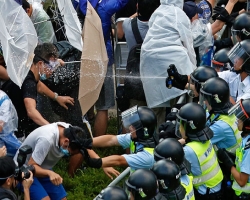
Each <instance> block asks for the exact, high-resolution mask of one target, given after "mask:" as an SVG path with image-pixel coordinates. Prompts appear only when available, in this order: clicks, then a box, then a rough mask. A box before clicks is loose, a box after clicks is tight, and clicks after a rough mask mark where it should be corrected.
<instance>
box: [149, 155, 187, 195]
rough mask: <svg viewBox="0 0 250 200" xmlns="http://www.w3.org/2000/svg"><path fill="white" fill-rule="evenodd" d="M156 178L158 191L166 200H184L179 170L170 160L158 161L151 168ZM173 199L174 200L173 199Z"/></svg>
mask: <svg viewBox="0 0 250 200" xmlns="http://www.w3.org/2000/svg"><path fill="white" fill-rule="evenodd" d="M152 171H153V172H154V174H155V175H156V177H157V180H158V185H159V191H160V193H162V195H163V196H165V197H167V199H177V200H178V199H179V200H181V199H184V197H185V195H186V191H185V189H184V187H183V186H182V185H181V181H180V177H181V172H180V168H179V167H178V166H177V165H176V164H175V163H174V162H173V161H171V160H165V159H162V160H159V161H157V162H156V163H155V164H154V165H153V168H152ZM173 197H175V198H173Z"/></svg>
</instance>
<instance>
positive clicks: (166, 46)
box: [140, 0, 196, 108]
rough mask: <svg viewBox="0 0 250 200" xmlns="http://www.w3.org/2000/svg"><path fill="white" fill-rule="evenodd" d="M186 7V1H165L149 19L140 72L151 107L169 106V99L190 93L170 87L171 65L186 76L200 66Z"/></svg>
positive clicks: (142, 49)
mask: <svg viewBox="0 0 250 200" xmlns="http://www.w3.org/2000/svg"><path fill="white" fill-rule="evenodd" d="M182 8H183V0H161V5H160V6H159V7H158V8H157V9H156V10H155V12H154V13H153V15H152V16H151V18H150V20H149V30H148V32H147V35H146V38H145V39H144V42H143V44H142V48H141V61H140V73H141V79H142V83H143V88H144V91H145V95H146V100H147V105H148V106H149V107H150V108H153V107H165V106H169V103H168V102H169V100H171V99H173V98H175V97H177V96H180V95H181V94H183V93H185V92H186V91H182V90H179V89H176V88H172V89H168V88H166V85H165V80H166V78H167V77H168V73H167V69H168V67H169V65H170V64H175V66H176V68H177V69H178V71H179V73H180V74H186V75H189V74H191V73H192V72H193V70H194V69H195V68H196V57H195V52H194V48H193V39H192V33H191V23H190V20H189V18H188V17H187V15H186V14H185V13H184V11H183V10H182Z"/></svg>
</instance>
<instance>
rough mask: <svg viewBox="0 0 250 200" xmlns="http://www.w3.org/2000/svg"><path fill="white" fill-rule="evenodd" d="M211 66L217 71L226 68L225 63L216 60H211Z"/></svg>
mask: <svg viewBox="0 0 250 200" xmlns="http://www.w3.org/2000/svg"><path fill="white" fill-rule="evenodd" d="M212 67H213V68H214V69H215V70H216V71H217V72H223V71H225V70H228V68H227V63H221V62H218V61H216V60H212Z"/></svg>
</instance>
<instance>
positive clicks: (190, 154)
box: [183, 145, 221, 194]
mask: <svg viewBox="0 0 250 200" xmlns="http://www.w3.org/2000/svg"><path fill="white" fill-rule="evenodd" d="M183 149H184V153H185V158H186V159H187V160H188V161H189V162H190V164H191V173H192V175H193V176H200V175H201V168H200V163H199V160H198V158H197V156H196V154H195V152H194V151H193V149H192V148H191V147H189V146H187V145H186V146H184V147H183ZM220 189H221V183H219V184H218V185H216V186H215V187H213V188H210V192H209V193H215V192H218V191H220ZM198 192H199V193H200V194H206V192H207V187H206V185H201V186H199V187H198Z"/></svg>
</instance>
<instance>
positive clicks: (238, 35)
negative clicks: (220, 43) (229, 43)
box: [231, 12, 250, 44]
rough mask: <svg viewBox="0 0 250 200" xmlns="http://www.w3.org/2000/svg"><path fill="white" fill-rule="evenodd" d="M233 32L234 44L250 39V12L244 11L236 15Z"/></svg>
mask: <svg viewBox="0 0 250 200" xmlns="http://www.w3.org/2000/svg"><path fill="white" fill-rule="evenodd" d="M231 34H232V38H233V43H234V44H236V43H237V42H241V41H243V40H246V39H250V13H248V12H244V13H242V14H240V15H238V16H237V17H236V19H235V21H234V23H233V26H232V28H231Z"/></svg>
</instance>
